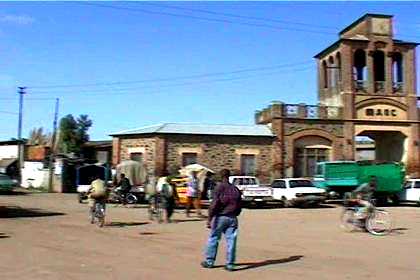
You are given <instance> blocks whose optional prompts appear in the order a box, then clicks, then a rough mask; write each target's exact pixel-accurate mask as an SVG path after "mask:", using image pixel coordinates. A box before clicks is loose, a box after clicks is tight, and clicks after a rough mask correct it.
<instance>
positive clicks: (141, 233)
mask: <svg viewBox="0 0 420 280" xmlns="http://www.w3.org/2000/svg"><path fill="white" fill-rule="evenodd" d="M156 234H158V233H157V232H151V231H145V232H140V235H156Z"/></svg>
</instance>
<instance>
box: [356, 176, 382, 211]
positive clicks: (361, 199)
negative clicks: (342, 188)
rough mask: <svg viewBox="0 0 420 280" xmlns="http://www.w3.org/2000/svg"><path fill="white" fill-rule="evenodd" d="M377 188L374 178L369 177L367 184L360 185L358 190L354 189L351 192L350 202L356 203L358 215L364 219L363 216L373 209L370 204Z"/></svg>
mask: <svg viewBox="0 0 420 280" xmlns="http://www.w3.org/2000/svg"><path fill="white" fill-rule="evenodd" d="M376 187H377V179H376V176H370V180H369V182H368V183H363V184H361V185H360V186H359V187H358V188H356V189H355V190H354V191H353V192H352V197H355V198H353V199H350V201H354V202H356V203H357V204H358V205H359V206H361V208H360V212H359V213H360V215H361V216H362V217H365V214H366V213H367V212H368V211H369V210H370V209H372V208H373V204H372V203H371V200H372V197H373V194H374V192H375V191H376Z"/></svg>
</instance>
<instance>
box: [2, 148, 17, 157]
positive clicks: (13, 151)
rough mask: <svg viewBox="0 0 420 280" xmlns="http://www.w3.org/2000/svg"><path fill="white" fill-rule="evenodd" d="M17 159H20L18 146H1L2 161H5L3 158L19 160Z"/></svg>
mask: <svg viewBox="0 0 420 280" xmlns="http://www.w3.org/2000/svg"><path fill="white" fill-rule="evenodd" d="M17 157H18V146H17V145H6V146H0V159H3V158H17Z"/></svg>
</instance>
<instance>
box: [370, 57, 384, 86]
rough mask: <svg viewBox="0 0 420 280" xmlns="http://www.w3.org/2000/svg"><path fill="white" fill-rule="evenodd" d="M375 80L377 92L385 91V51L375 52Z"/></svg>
mask: <svg viewBox="0 0 420 280" xmlns="http://www.w3.org/2000/svg"><path fill="white" fill-rule="evenodd" d="M372 57H373V78H374V81H375V91H384V90H385V53H384V52H383V51H374V52H373V56H372Z"/></svg>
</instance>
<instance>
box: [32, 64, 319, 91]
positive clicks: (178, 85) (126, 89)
mask: <svg viewBox="0 0 420 280" xmlns="http://www.w3.org/2000/svg"><path fill="white" fill-rule="evenodd" d="M311 68H312V66H311V67H308V66H307V67H304V68H299V69H294V70H293V72H300V71H304V70H309V69H311ZM281 73H284V71H282V72H279V71H276V72H269V73H264V74H254V75H247V76H240V77H231V78H219V79H211V80H207V81H192V82H183V83H173V84H166V85H154V86H153V85H151V86H144V87H131V88H105V89H96V90H88V91H81V92H80V91H78V92H76V93H78V94H88V95H91V94H92V93H95V92H97V93H107V92H108V93H109V92H111V93H113V94H115V93H117V92H126V91H139V90H144V89H155V88H172V87H180V86H181V87H182V86H189V85H199V84H211V83H219V82H230V81H236V80H244V79H248V78H252V77H261V76H269V75H276V74H281ZM31 93H33V94H49V93H51V92H48V91H33V92H31ZM58 93H64V94H70V93H71V94H74V93H75V92H74V90H73V91H61V92H57V91H54V94H58Z"/></svg>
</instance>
